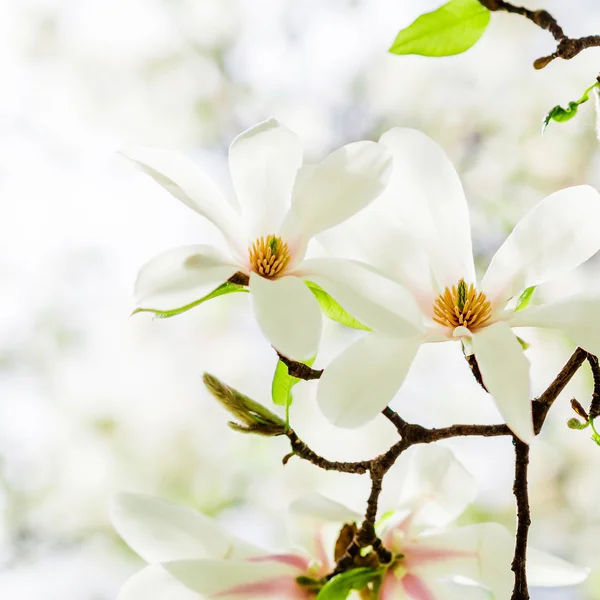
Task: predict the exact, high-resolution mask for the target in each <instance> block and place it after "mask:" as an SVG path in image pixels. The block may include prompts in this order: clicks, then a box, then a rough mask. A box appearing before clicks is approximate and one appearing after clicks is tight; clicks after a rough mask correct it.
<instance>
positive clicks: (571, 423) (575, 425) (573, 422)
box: [567, 417, 590, 429]
mask: <svg viewBox="0 0 600 600" xmlns="http://www.w3.org/2000/svg"><path fill="white" fill-rule="evenodd" d="M589 424H590V422H589V421H586V422H585V423H582V422H581V421H580V420H579V419H576V418H575V417H573V418H572V419H569V420H568V421H567V426H568V427H569V429H585V428H586V427H588V426H589Z"/></svg>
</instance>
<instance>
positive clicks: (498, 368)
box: [472, 321, 534, 444]
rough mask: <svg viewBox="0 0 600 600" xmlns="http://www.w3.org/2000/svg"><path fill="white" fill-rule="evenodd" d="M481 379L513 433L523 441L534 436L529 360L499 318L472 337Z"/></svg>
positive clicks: (510, 331) (530, 439)
mask: <svg viewBox="0 0 600 600" xmlns="http://www.w3.org/2000/svg"><path fill="white" fill-rule="evenodd" d="M472 342H473V349H474V351H475V356H476V358H477V363H478V364H479V369H480V371H481V375H482V377H483V381H484V383H485V385H486V387H487V389H488V390H489V392H490V394H491V395H492V397H493V398H494V401H495V402H496V405H497V406H498V409H499V410H500V413H501V414H502V416H503V417H504V420H505V421H506V424H507V425H508V426H509V427H510V429H511V430H512V432H513V433H514V434H515V435H517V436H518V437H519V438H520V439H521V440H523V441H524V442H525V443H527V444H529V443H530V442H531V441H532V440H533V438H534V432H533V417H532V413H531V400H530V398H531V393H530V386H529V360H527V358H526V356H525V354H524V353H523V348H522V347H521V344H520V343H519V341H518V340H517V337H516V336H515V334H514V333H513V332H512V330H511V328H510V326H509V325H508V324H507V323H505V322H503V321H498V322H497V323H494V324H493V325H490V326H489V327H484V328H483V329H482V330H480V331H479V332H477V333H475V334H474V335H473V338H472Z"/></svg>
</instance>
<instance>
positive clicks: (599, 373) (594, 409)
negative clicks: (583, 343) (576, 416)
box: [587, 354, 600, 425]
mask: <svg viewBox="0 0 600 600" xmlns="http://www.w3.org/2000/svg"><path fill="white" fill-rule="evenodd" d="M587 360H588V362H589V363H590V367H591V368H592V376H593V377H594V392H593V393H592V403H591V404H590V410H589V418H590V419H591V420H592V421H593V420H594V419H595V418H596V417H598V416H600V365H599V364H598V357H596V356H594V355H593V354H588V355H587ZM592 425H593V423H592Z"/></svg>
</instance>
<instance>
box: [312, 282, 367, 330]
mask: <svg viewBox="0 0 600 600" xmlns="http://www.w3.org/2000/svg"><path fill="white" fill-rule="evenodd" d="M304 283H306V285H307V286H308V288H309V289H310V291H311V292H312V293H313V294H314V295H315V298H316V299H317V301H318V302H319V305H320V306H321V311H322V312H323V314H324V315H325V316H326V317H327V318H328V319H331V320H332V321H336V322H337V323H341V324H342V325H344V326H345V327H350V328H351V329H362V330H363V331H371V330H370V328H369V327H367V326H366V325H363V324H362V323H361V322H360V321H359V320H358V319H355V318H354V317H353V316H352V315H351V314H350V313H347V312H346V311H345V310H344V309H343V308H342V306H341V305H340V304H339V303H338V302H336V301H335V300H334V299H333V298H332V297H331V296H330V295H329V294H328V293H327V292H326V291H325V290H324V289H323V288H322V287H320V286H318V285H317V284H316V283H313V282H312V281H305V282H304Z"/></svg>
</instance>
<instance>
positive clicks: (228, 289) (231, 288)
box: [131, 281, 248, 319]
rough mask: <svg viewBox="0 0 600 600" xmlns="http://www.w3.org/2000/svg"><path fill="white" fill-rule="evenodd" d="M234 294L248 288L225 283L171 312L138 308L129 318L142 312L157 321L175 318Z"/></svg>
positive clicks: (228, 282)
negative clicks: (206, 303)
mask: <svg viewBox="0 0 600 600" xmlns="http://www.w3.org/2000/svg"><path fill="white" fill-rule="evenodd" d="M236 292H248V288H247V287H246V286H244V285H239V284H237V283H231V282H230V281H226V282H225V283H223V284H222V285H220V286H219V287H218V288H216V289H214V290H213V291H212V292H210V294H207V295H206V296H204V297H202V298H200V299H199V300H194V302H190V303H189V304H186V305H185V306H180V307H179V308H173V309H171V310H160V309H158V308H144V307H140V308H136V309H135V310H134V311H133V312H132V313H131V316H133V315H137V314H138V313H142V312H150V313H154V316H155V317H156V318H157V319H169V318H170V317H175V316H177V315H180V314H182V313H184V312H187V311H188V310H191V309H192V308H196V306H199V305H200V304H202V303H204V302H206V301H207V300H212V299H213V298H218V297H219V296H224V295H226V294H234V293H236Z"/></svg>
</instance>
